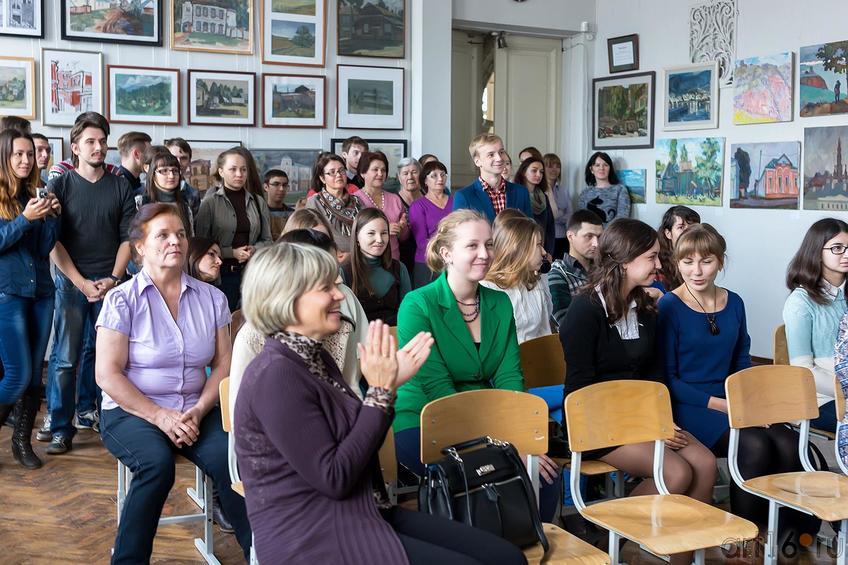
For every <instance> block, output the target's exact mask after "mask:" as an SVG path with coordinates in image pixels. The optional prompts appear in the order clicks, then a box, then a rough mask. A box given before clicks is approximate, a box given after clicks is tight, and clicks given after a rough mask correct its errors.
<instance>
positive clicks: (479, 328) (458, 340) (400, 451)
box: [394, 210, 559, 521]
mask: <svg viewBox="0 0 848 565" xmlns="http://www.w3.org/2000/svg"><path fill="white" fill-rule="evenodd" d="M491 262H492V229H491V227H490V226H489V222H488V221H487V220H486V218H485V217H483V216H482V215H481V214H480V213H478V212H475V211H473V210H459V211H456V212H453V213H451V214H450V215H448V216H447V217H446V218H445V219H443V220H442V221H441V222H439V228H438V230H437V231H436V233H435V234H434V235H433V237H432V239H431V240H430V243H429V244H428V245H427V264H428V266H429V267H430V269H431V270H432V271H433V272H437V273H442V274H441V275H440V276H439V277H438V278H437V279H436V280H435V281H434V282H432V283H430V284H428V285H426V286H423V287H421V288H419V289H416V290H414V291H412V292H411V293H409V295H407V297H406V299H405V300H404V301H403V303H402V304H401V307H400V312H399V314H398V327H397V335H398V340H399V343H402V344H404V343H407V342H409V341H411V340H412V339H413V338H414V337H415V336H416V335H418V333H419V332H422V331H423V332H428V333H430V334H432V335H433V338H434V339H435V340H436V347H435V348H434V350H433V351H432V352H431V353H430V357H429V358H428V359H427V361H426V362H425V363H424V365H423V366H422V367H421V369H420V370H419V371H418V373H417V374H416V375H415V377H413V378H412V380H410V381H409V382H408V383H406V384H405V385H403V386H402V387H401V388H400V389H399V390H398V398H397V403H396V411H397V415H396V416H395V421H394V432H395V446H396V449H397V455H398V461H400V462H401V463H402V464H403V465H405V466H406V467H407V468H409V469H410V470H412V471H413V472H415V473H418V474H422V473H423V471H424V466H423V464H422V463H421V459H420V457H421V428H420V420H421V409H422V408H424V405H425V404H427V403H428V402H430V401H432V400H436V399H439V398H442V397H445V396H450V395H451V394H454V393H457V392H463V391H466V390H479V389H484V388H497V389H502V390H517V391H523V390H524V376H523V375H522V374H521V362H520V359H519V353H518V339H517V335H516V331H515V319H514V318H513V313H512V304H511V303H510V300H509V297H508V296H507V295H506V294H505V293H503V292H500V291H497V290H492V289H489V288H486V287H485V286H482V285H480V281H482V280H483V279H485V278H486V273H487V272H488V270H489V265H490V264H491ZM540 461H541V465H540V466H541V470H542V475H543V477H544V478H545V482H546V483H547V484H546V485H544V486H543V488H542V492H541V495H540V500H541V515H542V519H543V520H546V521H549V520H550V519H551V518H552V517H553V514H554V511H555V509H556V503H557V498H558V497H559V491H558V481H557V479H558V477H559V469H558V468H557V466H556V464H555V463H553V461H551V460H550V459H548V458H547V457H542V458H540Z"/></svg>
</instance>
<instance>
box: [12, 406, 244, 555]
mask: <svg viewBox="0 0 848 565" xmlns="http://www.w3.org/2000/svg"><path fill="white" fill-rule="evenodd" d="M37 422H38V423H39V424H40V423H41V415H39V417H38V420H37ZM10 436H11V429H10V428H8V427H3V428H0V564H3V565H6V564H9V565H19V564H33V565H48V564H50V565H54V564H59V563H63V564H64V563H74V564H101V563H108V562H109V557H110V555H111V553H110V551H111V548H112V544H113V542H114V540H115V518H116V513H115V496H116V491H117V465H116V463H115V460H114V459H113V458H112V456H111V455H110V454H109V452H108V451H106V448H105V447H103V444H102V443H101V442H100V438H99V436H98V435H97V434H95V433H94V432H92V431H90V430H83V431H80V432H79V433H78V434H77V435H76V437H75V438H74V449H73V450H72V451H70V452H69V453H66V454H65V455H53V456H50V455H45V454H44V448H45V447H46V446H47V444H46V443H40V442H35V441H34V442H33V445H34V448H35V451H36V453H38V455H39V457H41V459H42V460H43V461H44V467H42V468H41V469H39V470H37V471H27V470H25V469H24V468H23V467H21V466H20V465H18V464H17V463H16V462H15V460H14V459H13V458H12V454H11V451H10V446H9V439H10ZM193 485H194V466H192V465H190V464H188V463H182V464H179V465H178V466H177V480H176V484H175V486H174V488H173V489H172V490H171V494H170V496H169V498H168V502H167V504H166V505H165V510H164V514H165V515H167V514H184V513H191V512H193V511H195V510H196V509H197V506H195V505H194V503H193V502H192V501H191V500H190V499H189V498H188V496H187V495H186V488H188V487H190V486H193ZM195 537H202V526H201V524H191V525H182V524H177V525H167V526H161V527H160V528H159V531H158V532H157V534H156V540H155V543H154V546H153V558H152V561H151V563H168V564H181V565H183V564H186V565H187V564H190V563H191V564H194V563H204V561H203V560H202V559H201V558H200V554H199V553H198V552H197V550H196V549H195V548H194V542H193V540H194V538H195ZM215 556H216V557H217V558H218V559H219V560H220V561H221V563H222V564H234V563H244V557H243V555H242V553H241V548H240V547H239V545H238V543H237V542H236V540H235V537H233V536H232V535H229V534H224V533H222V532H221V531H220V530H219V529H218V528H217V527H215Z"/></svg>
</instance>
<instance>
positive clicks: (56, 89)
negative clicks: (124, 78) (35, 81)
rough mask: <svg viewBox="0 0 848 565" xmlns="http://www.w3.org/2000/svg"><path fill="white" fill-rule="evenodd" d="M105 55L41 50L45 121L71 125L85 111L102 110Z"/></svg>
mask: <svg viewBox="0 0 848 565" xmlns="http://www.w3.org/2000/svg"><path fill="white" fill-rule="evenodd" d="M102 69H103V55H101V54H100V53H94V52H90V51H65V50H62V49H42V50H41V85H42V86H41V88H42V93H41V104H42V108H43V109H42V122H43V123H44V125H50V126H72V125H74V120H76V117H77V116H78V115H80V114H81V113H82V112H101V113H102V112H103V77H102V76H101V75H102Z"/></svg>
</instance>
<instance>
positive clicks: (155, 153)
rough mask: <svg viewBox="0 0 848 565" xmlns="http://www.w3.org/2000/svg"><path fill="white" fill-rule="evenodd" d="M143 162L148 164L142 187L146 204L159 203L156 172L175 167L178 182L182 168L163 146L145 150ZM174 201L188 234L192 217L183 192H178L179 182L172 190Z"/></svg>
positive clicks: (181, 174) (181, 176)
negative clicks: (145, 178)
mask: <svg viewBox="0 0 848 565" xmlns="http://www.w3.org/2000/svg"><path fill="white" fill-rule="evenodd" d="M144 160H145V161H146V162H147V164H148V167H147V182H146V184H145V185H144V195H145V196H146V197H147V201H148V203H153V202H159V188H158V187H157V185H156V170H157V169H158V168H159V167H175V168H176V169H177V170H178V171H180V176H179V180H180V181H181V180H182V179H183V173H182V168H181V167H180V161H179V159H177V158H176V157H174V156H173V154H171V151H170V150H168V148H167V147H165V146H164V145H154V146H152V147H151V148H150V149H148V150H147V153H146V154H145V156H144ZM174 201H175V203H176V205H177V208H179V209H180V215H181V216H182V218H183V225H184V226H186V231H188V232H189V233H190V232H191V225H192V222H191V219H192V216H191V212H190V210H189V207H188V204H187V203H186V201H185V200H184V199H183V191H182V190H180V183H179V181H178V182H177V186H176V188H175V189H174Z"/></svg>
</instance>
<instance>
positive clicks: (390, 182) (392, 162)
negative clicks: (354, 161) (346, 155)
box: [330, 138, 407, 192]
mask: <svg viewBox="0 0 848 565" xmlns="http://www.w3.org/2000/svg"><path fill="white" fill-rule="evenodd" d="M365 141H367V142H368V150H369V151H382V152H383V153H385V154H386V158H388V160H389V170H388V171H386V182H385V183H384V184H383V188H385V189H386V190H389V191H391V192H397V191H398V189H400V181H398V178H397V171H398V163H399V162H400V160H401V159H403V158H404V157H406V156H407V142H406V140H405V139H366V140H365ZM343 143H344V138H334V139H333V140H332V142H331V143H330V150H331V151H332V152H333V153H335V154H336V155H341V154H342V144H343Z"/></svg>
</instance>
